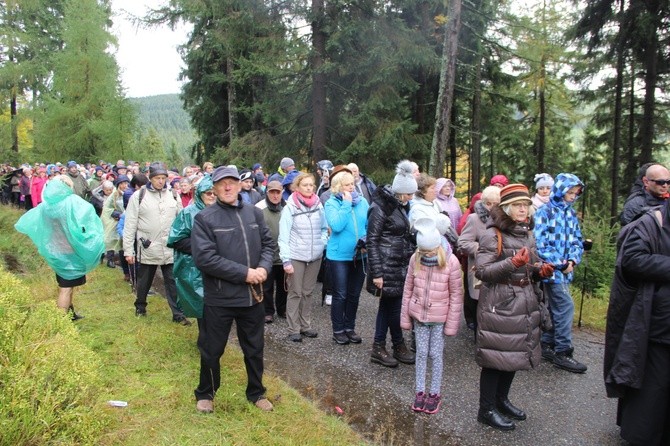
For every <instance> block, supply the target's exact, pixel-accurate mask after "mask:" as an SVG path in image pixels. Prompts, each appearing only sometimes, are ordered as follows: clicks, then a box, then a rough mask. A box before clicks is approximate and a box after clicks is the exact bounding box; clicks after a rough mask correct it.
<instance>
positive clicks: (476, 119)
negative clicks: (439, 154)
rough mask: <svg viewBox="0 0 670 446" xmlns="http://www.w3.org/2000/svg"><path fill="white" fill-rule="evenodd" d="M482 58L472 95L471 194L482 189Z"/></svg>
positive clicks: (477, 68) (478, 62)
mask: <svg viewBox="0 0 670 446" xmlns="http://www.w3.org/2000/svg"><path fill="white" fill-rule="evenodd" d="M481 84H482V59H481V56H479V57H478V58H477V65H476V71H475V84H474V89H475V90H474V93H473V95H472V123H471V130H472V146H471V148H470V188H469V190H470V195H469V196H468V198H470V197H472V196H473V195H475V194H476V193H477V192H479V191H480V189H481V176H482V174H481V157H482V129H481V123H482V111H481V109H482V86H481Z"/></svg>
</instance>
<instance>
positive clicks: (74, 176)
mask: <svg viewBox="0 0 670 446" xmlns="http://www.w3.org/2000/svg"><path fill="white" fill-rule="evenodd" d="M66 168H67V171H66V172H65V175H67V176H68V177H70V179H71V180H72V184H73V185H74V193H75V194H77V195H79V196H80V197H81V198H83V199H84V200H88V199H89V198H90V197H91V188H90V187H89V185H88V181H87V180H86V178H84V176H83V175H82V174H81V172H79V167H78V166H77V163H76V162H75V161H68V162H67V165H66Z"/></svg>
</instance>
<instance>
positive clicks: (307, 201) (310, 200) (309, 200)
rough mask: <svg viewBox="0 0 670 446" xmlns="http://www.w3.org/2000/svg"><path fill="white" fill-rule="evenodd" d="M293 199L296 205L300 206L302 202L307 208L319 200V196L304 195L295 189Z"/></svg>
mask: <svg viewBox="0 0 670 446" xmlns="http://www.w3.org/2000/svg"><path fill="white" fill-rule="evenodd" d="M293 201H294V202H295V205H296V206H298V207H300V205H301V204H302V205H304V206H306V207H308V208H311V207H312V206H314V205H315V204H316V203H317V202H318V201H319V197H318V196H317V195H316V194H312V196H310V197H305V196H304V195H303V194H301V193H300V192H298V191H295V192H293Z"/></svg>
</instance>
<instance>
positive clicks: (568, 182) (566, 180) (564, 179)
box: [549, 173, 584, 207]
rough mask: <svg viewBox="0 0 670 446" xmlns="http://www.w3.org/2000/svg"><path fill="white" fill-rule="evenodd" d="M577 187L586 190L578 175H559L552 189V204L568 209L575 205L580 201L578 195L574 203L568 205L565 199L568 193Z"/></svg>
mask: <svg viewBox="0 0 670 446" xmlns="http://www.w3.org/2000/svg"><path fill="white" fill-rule="evenodd" d="M575 186H581V187H582V190H583V189H584V183H582V181H581V180H580V179H579V178H578V177H577V175H574V174H571V173H559V174H558V175H557V176H556V178H555V180H554V185H553V187H552V188H551V194H550V195H549V201H551V203H552V204H553V205H554V206H557V207H568V206H571V205H573V204H574V203H575V202H577V200H578V199H579V195H577V198H575V201H574V202H572V203H566V202H565V201H564V200H563V198H564V197H565V194H566V193H568V191H569V190H570V188H572V187H575ZM580 195H581V194H580Z"/></svg>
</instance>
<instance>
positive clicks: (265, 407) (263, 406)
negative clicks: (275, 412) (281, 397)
mask: <svg viewBox="0 0 670 446" xmlns="http://www.w3.org/2000/svg"><path fill="white" fill-rule="evenodd" d="M254 406H256V407H258V408H259V409H260V410H262V411H263V412H270V411H271V410H272V403H271V402H270V401H269V400H268V399H267V398H261V399H259V400H258V401H256V402H255V403H254Z"/></svg>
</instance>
